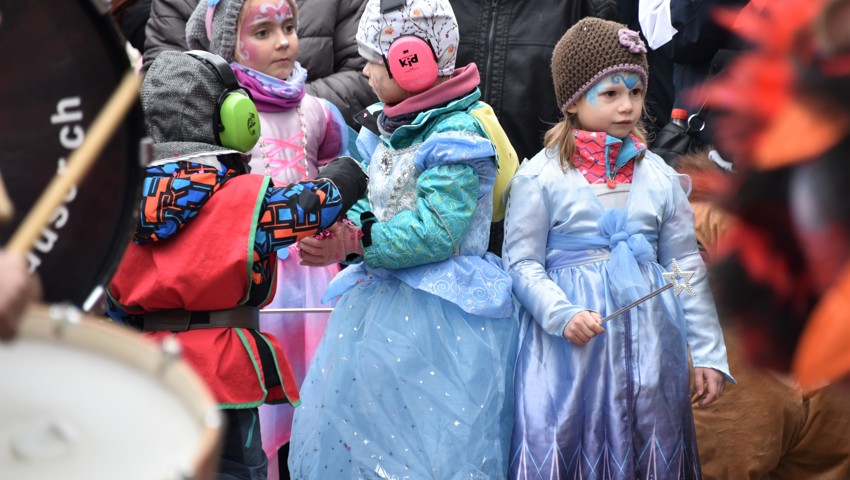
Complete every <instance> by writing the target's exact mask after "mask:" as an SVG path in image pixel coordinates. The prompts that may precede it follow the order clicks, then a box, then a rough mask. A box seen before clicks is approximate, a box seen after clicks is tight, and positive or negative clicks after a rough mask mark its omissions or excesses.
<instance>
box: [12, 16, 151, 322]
mask: <svg viewBox="0 0 850 480" xmlns="http://www.w3.org/2000/svg"><path fill="white" fill-rule="evenodd" d="M120 38H121V37H120V35H119V34H118V33H117V29H116V27H115V26H114V25H113V23H112V20H111V19H110V18H109V17H108V15H107V14H105V13H104V12H101V11H98V9H97V8H96V7H95V4H94V3H92V2H91V1H89V0H60V1H50V2H26V1H20V0H0V52H2V54H3V71H4V74H3V75H0V105H2V107H0V108H2V111H3V114H2V115H0V132H2V133H0V177H1V178H2V181H3V182H4V184H5V187H6V190H7V191H8V194H9V197H10V198H11V201H12V204H13V206H14V208H15V217H14V219H13V220H12V221H11V222H9V223H6V224H2V225H0V245H3V244H6V243H8V241H9V239H10V238H11V237H12V235H13V233H14V232H15V230H16V228H17V227H18V225H19V224H20V223H21V222H22V220H23V219H24V218H25V217H26V214H27V212H28V211H29V210H30V209H31V208H32V206H33V205H34V204H35V203H36V201H37V200H38V198H39V196H40V195H41V193H42V192H43V191H44V189H45V188H46V187H47V185H48V184H49V182H50V181H51V179H52V177H53V176H54V175H56V174H57V172H61V171H62V168H63V164H64V163H65V162H66V160H67V159H68V157H69V156H70V154H71V152H72V151H73V150H74V149H75V148H77V147H78V146H79V144H80V143H81V142H82V140H83V139H84V136H85V132H86V131H87V130H88V128H89V126H90V125H91V123H92V122H93V121H94V119H95V117H96V116H97V114H98V113H99V111H100V110H101V108H103V106H104V104H105V103H106V101H107V100H108V98H109V97H110V96H111V95H112V93H113V91H114V90H115V88H116V87H117V86H118V84H119V82H120V80H121V78H122V76H123V75H124V74H125V73H126V72H127V71H128V70H129V69H130V65H129V59H128V57H127V54H126V51H125V49H124V43H123V40H121V39H120ZM143 132H144V127H143V122H142V115H141V108H140V107H139V106H138V103H137V105H136V106H135V107H134V108H133V110H131V112H130V114H129V115H128V116H127V118H126V120H125V121H124V122H123V124H122V125H121V126H120V127H119V128H118V129H117V131H116V133H115V134H114V136H113V137H112V139H111V141H110V143H109V144H108V145H107V147H106V148H105V149H104V150H103V152H102V153H101V155H100V157H99V158H98V160H97V162H96V163H95V164H94V166H93V168H92V169H91V171H90V172H89V173H88V175H87V176H86V177H85V178H84V179H83V180H82V181H81V183H80V184H79V185H77V186H76V188H75V189H73V190H72V191H71V192H70V193H69V194H68V196H67V197H66V198H65V202H64V204H63V205H62V206H61V207H60V208H59V209H58V210H57V211H56V213H55V215H54V217H53V218H52V219H51V221H50V223H49V224H48V226H47V228H45V230H44V231H43V232H42V235H41V237H40V238H39V239H38V240H37V242H36V245H35V246H34V248H33V249H32V252H31V254H30V255H29V261H30V268H31V269H33V270H35V271H37V272H38V273H39V274H40V276H41V279H42V282H43V284H44V299H45V300H46V301H49V302H59V301H69V302H72V303H74V304H76V305H82V304H83V302H85V301H86V299H87V298H88V297H89V294H90V293H91V292H92V291H93V290H94V289H95V288H96V287H97V286H99V285H103V284H105V283H106V282H107V281H108V279H109V277H110V276H111V274H112V272H113V270H114V268H115V267H116V266H117V263H118V261H119V260H120V256H121V254H122V253H123V251H124V248H125V247H126V243H127V241H129V238H130V234H131V232H132V230H131V229H132V221H133V216H134V211H135V208H136V195H137V193H138V188H139V184H140V181H141V168H140V166H139V165H140V159H139V156H140V153H139V150H140V141H141V138H142V136H143Z"/></svg>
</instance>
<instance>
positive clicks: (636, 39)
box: [552, 17, 649, 115]
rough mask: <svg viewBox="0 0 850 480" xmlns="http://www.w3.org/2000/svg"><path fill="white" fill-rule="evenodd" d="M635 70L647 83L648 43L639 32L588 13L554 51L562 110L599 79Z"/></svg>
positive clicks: (556, 95)
mask: <svg viewBox="0 0 850 480" xmlns="http://www.w3.org/2000/svg"><path fill="white" fill-rule="evenodd" d="M614 72H634V73H637V74H638V75H640V77H641V79H642V80H643V85H644V87H646V86H647V83H648V82H647V76H648V75H647V73H648V72H649V64H648V63H647V62H646V46H645V45H644V44H643V41H642V40H641V39H640V36H639V35H638V33H637V32H635V31H633V30H629V29H628V28H627V27H626V26H625V25H623V24H621V23H617V22H612V21H609V20H602V19H601V18H594V17H585V18H583V19H581V20H580V21H579V22H578V23H576V24H575V25H573V26H572V27H570V29H569V30H567V32H566V33H564V36H563V37H561V40H559V41H558V44H557V45H555V50H554V51H553V52H552V79H553V81H554V82H555V98H556V99H557V100H558V107H560V109H561V113H563V114H564V115H566V111H567V108H569V107H571V106H572V105H573V104H574V103H575V102H577V101H578V100H579V99H580V98H581V97H582V95H584V94H585V93H587V91H588V90H590V88H591V87H592V86H593V85H595V84H596V82H598V81H599V80H602V79H603V78H604V77H606V76H607V75H610V74H612V73H614Z"/></svg>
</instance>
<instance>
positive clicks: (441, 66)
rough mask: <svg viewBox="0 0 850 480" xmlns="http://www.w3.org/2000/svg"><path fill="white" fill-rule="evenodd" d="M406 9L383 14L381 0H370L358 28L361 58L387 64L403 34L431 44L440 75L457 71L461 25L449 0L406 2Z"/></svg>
mask: <svg viewBox="0 0 850 480" xmlns="http://www.w3.org/2000/svg"><path fill="white" fill-rule="evenodd" d="M404 3H405V4H404V6H403V7H401V8H397V9H394V10H391V11H388V12H386V13H383V14H382V13H381V0H369V1H368V3H367V4H366V9H365V10H364V11H363V16H362V17H360V25H359V26H358V28H357V47H358V51H359V52H360V56H362V57H363V58H365V59H366V60H368V61H370V62H372V63H383V62H384V56H385V55H386V53H387V50H389V48H390V44H391V43H392V42H393V40H395V39H396V38H398V37H400V36H402V35H416V36H417V37H420V38H422V39H423V40H426V41H427V42H428V43H430V44H431V48H433V49H434V53H435V54H436V55H437V65H438V71H437V74H438V75H440V76H448V75H451V74H452V72H454V69H455V60H457V45H458V26H457V19H456V18H455V13H454V10H452V6H451V5H450V4H449V2H448V0H406V1H405V2H404Z"/></svg>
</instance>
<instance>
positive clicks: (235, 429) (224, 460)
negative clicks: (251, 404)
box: [216, 408, 289, 480]
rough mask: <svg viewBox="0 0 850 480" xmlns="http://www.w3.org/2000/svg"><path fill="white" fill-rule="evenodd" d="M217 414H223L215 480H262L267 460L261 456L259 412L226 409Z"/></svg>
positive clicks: (255, 409) (267, 463)
mask: <svg viewBox="0 0 850 480" xmlns="http://www.w3.org/2000/svg"><path fill="white" fill-rule="evenodd" d="M221 412H222V414H224V420H225V427H224V435H223V438H222V447H221V456H220V461H219V465H218V474H217V475H216V479H217V480H266V479H267V478H268V469H269V460H268V458H266V453H265V452H263V439H262V437H261V436H260V415H259V409H257V408H242V409H228V410H222V411H221ZM287 478H289V477H287Z"/></svg>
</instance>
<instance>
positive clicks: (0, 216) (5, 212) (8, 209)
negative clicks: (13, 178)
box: [0, 175, 15, 223]
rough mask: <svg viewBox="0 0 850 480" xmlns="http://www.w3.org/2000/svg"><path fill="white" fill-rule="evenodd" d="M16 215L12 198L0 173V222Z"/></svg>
mask: <svg viewBox="0 0 850 480" xmlns="http://www.w3.org/2000/svg"><path fill="white" fill-rule="evenodd" d="M14 216H15V206H14V205H13V204H12V199H10V198H9V194H8V193H6V185H5V184H4V183H3V175H0V223H5V222H8V221H9V220H11V219H12V217H14Z"/></svg>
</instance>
